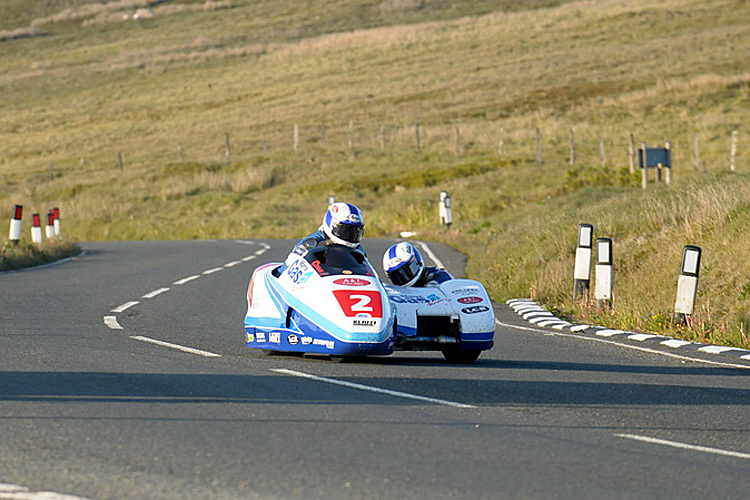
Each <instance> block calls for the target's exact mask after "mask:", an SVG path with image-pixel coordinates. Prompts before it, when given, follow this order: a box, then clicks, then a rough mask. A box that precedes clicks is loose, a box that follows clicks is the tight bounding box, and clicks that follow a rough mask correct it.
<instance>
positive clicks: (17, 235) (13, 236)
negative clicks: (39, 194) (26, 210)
mask: <svg viewBox="0 0 750 500" xmlns="http://www.w3.org/2000/svg"><path fill="white" fill-rule="evenodd" d="M21 215H23V205H13V218H11V219H10V232H9V234H8V239H9V240H10V241H11V243H13V244H14V245H18V242H19V241H21Z"/></svg>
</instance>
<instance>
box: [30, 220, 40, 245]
mask: <svg viewBox="0 0 750 500" xmlns="http://www.w3.org/2000/svg"><path fill="white" fill-rule="evenodd" d="M31 241H33V242H34V243H36V244H38V245H40V244H41V243H42V218H41V217H40V216H39V214H33V215H32V216H31Z"/></svg>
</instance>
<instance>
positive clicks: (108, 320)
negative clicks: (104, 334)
mask: <svg viewBox="0 0 750 500" xmlns="http://www.w3.org/2000/svg"><path fill="white" fill-rule="evenodd" d="M104 324H105V325H107V326H108V327H109V328H110V329H112V330H124V328H123V327H121V326H120V323H118V322H117V316H104Z"/></svg>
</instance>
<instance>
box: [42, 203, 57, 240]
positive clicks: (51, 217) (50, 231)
mask: <svg viewBox="0 0 750 500" xmlns="http://www.w3.org/2000/svg"><path fill="white" fill-rule="evenodd" d="M44 234H45V235H46V236H47V239H50V238H54V237H55V213H54V212H53V211H52V210H50V211H49V212H47V227H46V228H45V231H44Z"/></svg>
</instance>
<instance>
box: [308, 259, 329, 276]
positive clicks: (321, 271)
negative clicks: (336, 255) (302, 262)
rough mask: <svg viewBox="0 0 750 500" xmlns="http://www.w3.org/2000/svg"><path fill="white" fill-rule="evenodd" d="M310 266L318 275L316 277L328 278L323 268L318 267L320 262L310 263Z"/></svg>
mask: <svg viewBox="0 0 750 500" xmlns="http://www.w3.org/2000/svg"><path fill="white" fill-rule="evenodd" d="M310 265H311V266H313V268H314V269H315V271H316V272H317V273H318V275H320V276H328V273H327V272H325V270H324V269H323V267H322V266H321V265H320V261H319V260H314V261H312V262H311V263H310Z"/></svg>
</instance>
